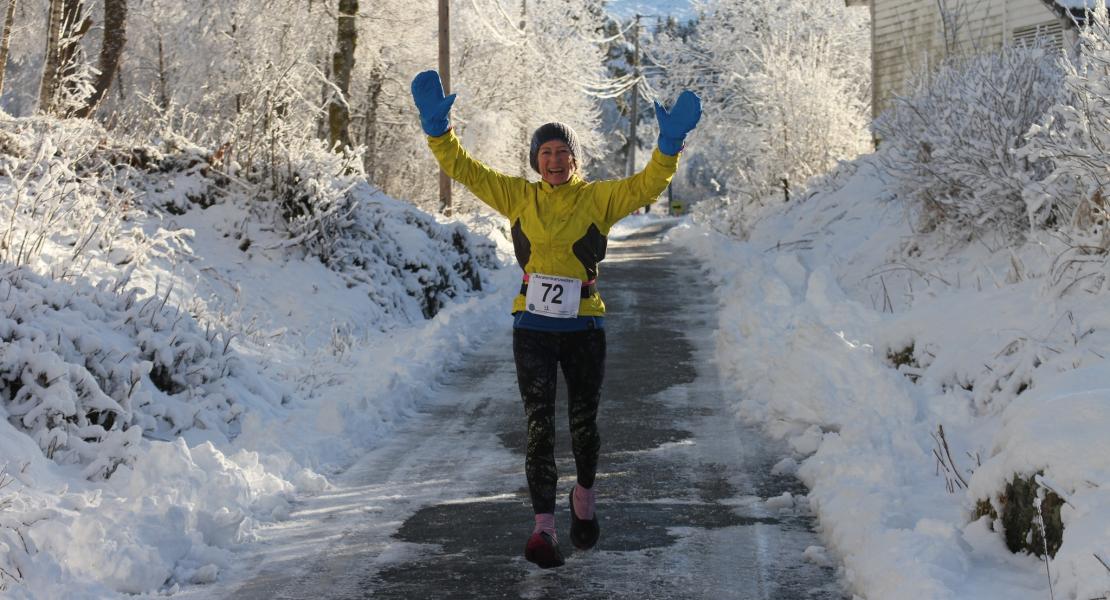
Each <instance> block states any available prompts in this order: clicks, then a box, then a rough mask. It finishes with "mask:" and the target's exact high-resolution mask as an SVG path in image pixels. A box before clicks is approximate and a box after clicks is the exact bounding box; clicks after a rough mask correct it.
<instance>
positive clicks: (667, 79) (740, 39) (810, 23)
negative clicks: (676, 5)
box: [654, 0, 870, 227]
mask: <svg viewBox="0 0 1110 600" xmlns="http://www.w3.org/2000/svg"><path fill="white" fill-rule="evenodd" d="M695 4H696V9H697V11H698V14H699V15H700V16H699V19H698V23H697V26H696V28H695V30H694V32H693V33H692V34H690V35H689V36H688V37H686V38H685V39H682V38H678V37H671V38H669V39H668V40H666V41H664V42H662V43H660V44H659V45H658V48H657V49H656V51H655V52H656V60H657V62H658V63H659V64H660V65H662V66H663V69H662V71H661V73H660V74H659V76H658V78H657V79H656V80H655V82H654V83H655V85H656V86H657V88H658V90H657V94H658V95H659V96H660V97H661V98H662V99H663V100H666V99H667V98H673V97H674V96H675V95H676V94H677V92H678V91H679V90H680V89H692V90H694V91H695V92H697V93H698V94H699V95H701V96H702V99H703V106H704V107H705V116H704V118H703V122H702V124H701V125H699V127H698V129H697V130H696V132H695V133H694V134H693V136H691V139H690V140H687V144H688V155H689V156H688V160H687V167H688V173H689V175H688V178H689V179H691V180H692V183H694V184H696V185H701V186H703V187H705V188H707V189H717V190H719V192H720V193H721V194H723V195H726V196H728V197H729V198H730V199H731V203H730V206H731V208H730V209H728V212H729V213H730V214H732V213H737V212H738V211H742V210H748V209H751V208H754V207H757V206H760V205H762V204H764V203H766V202H769V201H772V200H775V199H777V200H780V201H781V200H782V199H783V198H784V192H785V197H787V198H789V197H790V195H796V194H797V193H798V191H799V190H800V189H802V188H803V186H804V184H805V181H806V180H807V179H808V178H809V177H812V176H813V175H815V174H819V173H823V172H826V171H828V170H829V169H830V168H832V167H833V166H834V165H835V164H836V163H837V161H838V160H843V159H849V158H852V157H854V156H856V155H857V154H859V153H860V152H863V151H865V150H866V149H867V148H868V142H869V136H868V134H867V131H866V125H867V121H868V114H869V107H868V104H867V98H868V95H869V89H870V87H869V83H870V82H869V80H868V78H867V77H866V75H865V74H866V73H868V72H869V63H868V57H869V42H868V28H867V13H866V12H865V11H859V10H854V9H851V8H846V7H845V6H844V3H843V2H840V1H838V0H793V1H791V2H786V3H782V2H772V1H770V0H707V1H705V2H697V3H695ZM734 216H735V217H736V218H739V215H738V214H735V215H734ZM726 221H727V222H726V225H728V226H729V227H734V226H735V225H736V223H732V222H731V221H732V220H731V219H726Z"/></svg>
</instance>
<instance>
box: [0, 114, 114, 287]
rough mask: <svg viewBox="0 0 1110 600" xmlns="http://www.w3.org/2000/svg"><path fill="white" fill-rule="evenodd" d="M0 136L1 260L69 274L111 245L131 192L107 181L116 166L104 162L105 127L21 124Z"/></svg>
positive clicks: (30, 121) (1, 128)
mask: <svg viewBox="0 0 1110 600" xmlns="http://www.w3.org/2000/svg"><path fill="white" fill-rule="evenodd" d="M0 131H2V135H3V137H4V140H5V141H4V143H3V144H2V145H0V193H2V194H3V196H4V201H3V202H0V261H2V262H4V263H7V264H9V265H28V266H33V267H36V268H41V269H42V270H44V271H48V272H50V273H51V274H52V275H54V276H56V277H66V276H69V275H71V274H73V272H74V271H76V270H79V269H80V268H81V263H82V262H83V261H84V260H85V258H86V257H87V256H88V255H89V254H90V253H91V252H93V251H96V250H98V249H109V248H111V246H112V244H113V242H114V240H115V237H116V236H117V235H118V233H119V229H120V222H121V219H122V218H123V217H124V214H125V213H126V210H127V205H128V203H129V202H130V199H131V193H130V192H129V191H127V190H124V189H120V188H117V187H116V186H114V185H111V184H110V183H107V180H109V179H110V177H111V173H110V171H111V169H110V168H109V169H108V171H109V172H108V173H106V172H105V170H104V169H103V168H102V166H103V165H102V164H101V163H100V162H99V161H98V158H97V155H98V152H99V146H100V143H101V139H102V138H101V137H100V136H101V135H102V134H103V129H101V128H100V127H99V126H97V125H95V124H93V123H89V122H63V123H59V122H54V121H50V120H39V119H21V120H16V121H6V122H4V123H3V124H0ZM54 246H60V247H62V248H65V250H64V251H61V252H57V251H54ZM45 254H50V255H52V256H51V258H50V261H49V263H50V264H49V265H48V264H46V263H44V262H43V261H41V260H40V259H42V258H43V257H44V255H45Z"/></svg>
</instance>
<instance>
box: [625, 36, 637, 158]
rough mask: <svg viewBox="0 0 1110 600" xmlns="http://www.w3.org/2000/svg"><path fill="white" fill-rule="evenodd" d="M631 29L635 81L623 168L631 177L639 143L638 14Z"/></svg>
mask: <svg viewBox="0 0 1110 600" xmlns="http://www.w3.org/2000/svg"><path fill="white" fill-rule="evenodd" d="M632 31H633V34H632V36H633V40H634V41H633V51H632V75H633V77H634V78H635V83H634V84H633V85H632V107H631V110H630V111H629V113H630V116H629V118H630V119H631V120H632V122H631V123H630V124H629V125H630V126H629V132H628V165H627V166H626V168H625V176H627V177H631V176H632V174H633V173H635V172H636V146H639V145H640V140H639V138H637V137H636V121H638V120H639V112H640V111H639V110H638V108H637V107H638V106H639V105H640V15H636V26H635V27H633V28H632Z"/></svg>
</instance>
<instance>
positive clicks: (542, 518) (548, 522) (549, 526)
mask: <svg viewBox="0 0 1110 600" xmlns="http://www.w3.org/2000/svg"><path fill="white" fill-rule="evenodd" d="M541 531H542V532H544V533H546V534H547V535H550V536H551V539H553V540H555V541H559V538H558V537H556V535H555V513H539V514H537V515H536V527H535V529H533V530H532V533H539V532H541Z"/></svg>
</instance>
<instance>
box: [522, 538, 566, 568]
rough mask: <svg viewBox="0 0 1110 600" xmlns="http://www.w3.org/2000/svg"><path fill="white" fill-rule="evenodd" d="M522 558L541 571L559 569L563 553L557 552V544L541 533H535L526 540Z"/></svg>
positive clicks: (561, 564)
mask: <svg viewBox="0 0 1110 600" xmlns="http://www.w3.org/2000/svg"><path fill="white" fill-rule="evenodd" d="M524 558H526V559H528V562H533V563H536V566H537V567H539V568H541V569H550V568H552V567H561V566H563V563H564V562H565V561H564V560H563V553H562V552H560V551H559V542H556V541H555V539H554V538H552V537H551V536H550V535H548V534H547V533H545V532H543V531H537V532H536V533H533V534H532V537H530V538H528V545H526V546H525V547H524Z"/></svg>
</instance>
